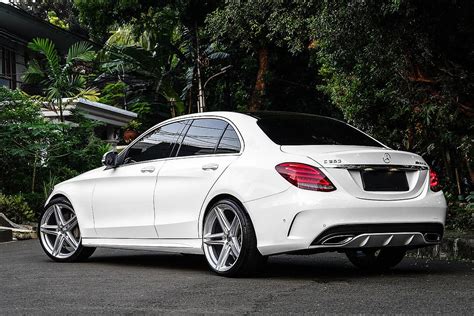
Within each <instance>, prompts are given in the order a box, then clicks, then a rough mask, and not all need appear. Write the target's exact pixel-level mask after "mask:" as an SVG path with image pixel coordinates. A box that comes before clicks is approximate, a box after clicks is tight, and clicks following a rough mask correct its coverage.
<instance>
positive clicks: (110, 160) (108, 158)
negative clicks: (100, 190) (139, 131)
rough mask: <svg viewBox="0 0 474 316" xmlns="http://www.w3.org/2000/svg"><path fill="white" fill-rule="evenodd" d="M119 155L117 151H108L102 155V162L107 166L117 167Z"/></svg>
mask: <svg viewBox="0 0 474 316" xmlns="http://www.w3.org/2000/svg"><path fill="white" fill-rule="evenodd" d="M117 156H118V153H117V152H116V151H108V152H106V153H105V154H104V155H103V156H102V164H103V165H104V166H106V167H107V168H115V167H117Z"/></svg>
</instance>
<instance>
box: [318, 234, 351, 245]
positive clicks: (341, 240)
mask: <svg viewBox="0 0 474 316" xmlns="http://www.w3.org/2000/svg"><path fill="white" fill-rule="evenodd" d="M353 238H354V235H336V236H332V237H329V238H326V239H324V240H323V241H322V242H321V245H342V244H345V243H347V242H349V241H351V240H352V239H353Z"/></svg>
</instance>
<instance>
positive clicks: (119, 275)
mask: <svg viewBox="0 0 474 316" xmlns="http://www.w3.org/2000/svg"><path fill="white" fill-rule="evenodd" d="M58 312H65V313H80V314H85V313H88V314H90V313H93V314H102V313H108V314H115V313H129V314H130V313H177V314H187V313H195V314H196V313H228V314H231V313H232V314H234V313H236V314H251V313H261V314H270V313H272V314H275V313H276V314H288V313H294V314H300V313H390V314H394V313H409V314H419V313H430V314H431V313H442V314H453V313H456V314H471V315H472V314H473V313H474V264H471V263H459V262H447V261H427V260H416V259H410V258H409V259H405V260H404V261H403V262H402V263H401V264H400V265H399V266H398V267H397V268H396V269H395V270H393V271H391V272H389V273H385V274H364V273H361V272H360V271H358V270H357V269H355V268H353V267H352V266H351V265H350V264H349V263H348V261H347V260H346V258H345V256H344V255H340V254H320V255H313V256H277V257H272V258H270V260H269V262H268V266H267V269H266V273H265V274H264V275H262V276H261V277H259V278H247V279H229V278H222V277H218V276H216V275H214V274H212V273H211V272H209V271H208V269H207V266H206V263H205V261H204V260H200V259H199V258H198V259H195V258H194V259H193V258H192V259H189V258H185V257H183V256H181V255H170V254H157V253H150V252H141V251H140V252H139V251H124V250H108V249H100V250H98V251H97V252H96V253H95V254H94V256H93V257H92V258H91V259H90V261H88V262H84V263H72V264H71V263H66V264H64V263H55V262H52V261H50V260H49V259H48V258H47V257H46V256H45V255H44V254H43V253H42V250H41V249H40V246H39V244H38V241H37V240H30V241H22V242H14V243H7V244H0V314H1V315H11V314H50V313H58Z"/></svg>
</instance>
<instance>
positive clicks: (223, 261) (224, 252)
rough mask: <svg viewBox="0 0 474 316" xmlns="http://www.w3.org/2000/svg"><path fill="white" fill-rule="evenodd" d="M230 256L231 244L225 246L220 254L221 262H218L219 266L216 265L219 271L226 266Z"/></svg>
mask: <svg viewBox="0 0 474 316" xmlns="http://www.w3.org/2000/svg"><path fill="white" fill-rule="evenodd" d="M229 254H230V246H229V244H225V245H224V247H222V251H221V253H220V254H219V260H217V265H216V269H217V270H221V269H222V268H223V267H224V266H225V264H226V262H227V259H228V258H229Z"/></svg>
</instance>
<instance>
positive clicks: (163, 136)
mask: <svg viewBox="0 0 474 316" xmlns="http://www.w3.org/2000/svg"><path fill="white" fill-rule="evenodd" d="M185 127H186V121H180V122H176V123H171V124H168V125H165V126H162V127H160V128H159V129H157V130H155V131H153V132H151V133H150V134H148V135H146V136H145V137H143V138H142V139H141V140H139V141H138V142H136V143H135V144H134V145H133V146H132V147H130V148H129V150H128V151H127V155H126V157H125V160H124V162H125V163H132V162H139V161H146V160H154V159H160V158H167V157H169V156H170V153H171V150H172V149H173V146H174V145H175V144H176V141H177V140H178V137H179V135H180V134H181V132H182V131H183V130H184V128H185Z"/></svg>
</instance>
